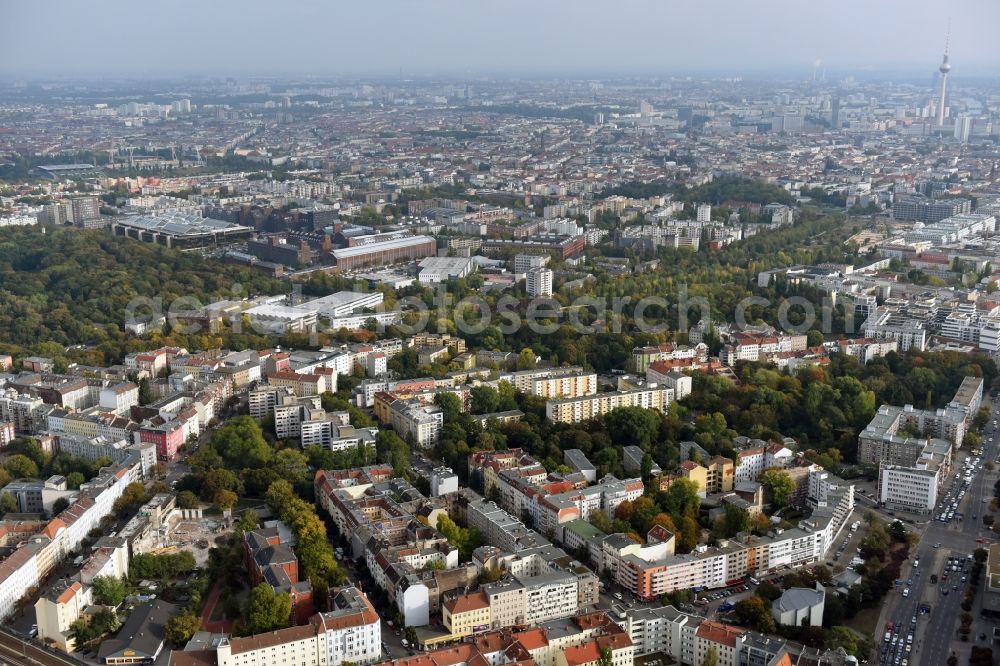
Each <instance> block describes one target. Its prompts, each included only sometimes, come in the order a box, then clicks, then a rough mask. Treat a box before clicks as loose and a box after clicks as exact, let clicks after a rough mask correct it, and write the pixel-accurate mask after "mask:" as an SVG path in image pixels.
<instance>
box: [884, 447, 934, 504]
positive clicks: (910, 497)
mask: <svg viewBox="0 0 1000 666" xmlns="http://www.w3.org/2000/svg"><path fill="white" fill-rule="evenodd" d="M940 485H941V468H940V465H939V464H938V462H937V461H936V460H934V459H931V460H927V461H917V463H916V464H915V465H914V466H912V467H903V466H899V465H880V466H879V479H878V489H879V502H881V503H882V504H883V505H884V506H885V507H886V508H887V509H890V510H894V511H900V510H902V511H910V512H913V513H930V512H931V511H933V510H934V507H935V506H937V500H938V488H939V487H940Z"/></svg>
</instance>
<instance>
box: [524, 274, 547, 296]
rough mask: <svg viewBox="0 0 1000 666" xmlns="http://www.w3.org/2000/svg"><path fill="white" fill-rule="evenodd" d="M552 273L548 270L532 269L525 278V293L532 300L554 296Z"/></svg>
mask: <svg viewBox="0 0 1000 666" xmlns="http://www.w3.org/2000/svg"><path fill="white" fill-rule="evenodd" d="M552 275H553V274H552V271H550V270H549V269H548V268H532V269H530V270H529V271H528V273H527V276H526V278H525V287H524V289H525V293H527V294H528V296H529V297H531V298H539V297H543V296H551V295H552Z"/></svg>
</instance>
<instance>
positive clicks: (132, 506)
mask: <svg viewBox="0 0 1000 666" xmlns="http://www.w3.org/2000/svg"><path fill="white" fill-rule="evenodd" d="M145 503H146V486H144V485H142V483H140V482H138V481H136V482H134V483H130V484H128V485H127V486H125V490H123V491H122V494H121V495H120V496H119V497H118V499H116V500H115V503H114V510H115V513H116V514H118V515H119V516H124V515H125V514H127V513H129V512H131V511H135V510H136V509H138V508H139V507H140V506H142V505H143V504H145Z"/></svg>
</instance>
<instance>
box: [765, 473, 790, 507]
mask: <svg viewBox="0 0 1000 666" xmlns="http://www.w3.org/2000/svg"><path fill="white" fill-rule="evenodd" d="M760 485H761V486H763V487H764V491H765V493H767V497H768V498H769V501H770V502H771V505H772V506H774V507H775V508H781V507H783V506H786V505H787V504H788V501H789V500H790V499H791V497H792V493H794V492H795V481H794V480H792V477H791V476H789V475H788V472H785V471H784V470H780V469H768V470H764V473H763V474H761V475H760Z"/></svg>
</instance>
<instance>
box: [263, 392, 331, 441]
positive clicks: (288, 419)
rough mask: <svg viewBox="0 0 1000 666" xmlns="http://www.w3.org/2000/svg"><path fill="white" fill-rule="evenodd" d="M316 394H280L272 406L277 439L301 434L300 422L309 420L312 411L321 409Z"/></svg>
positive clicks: (320, 401)
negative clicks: (276, 402) (275, 403)
mask: <svg viewBox="0 0 1000 666" xmlns="http://www.w3.org/2000/svg"><path fill="white" fill-rule="evenodd" d="M322 404H323V403H322V400H321V399H320V397H319V396H318V395H306V396H296V395H294V394H291V395H288V394H285V395H281V396H279V398H278V404H277V405H275V406H274V408H273V412H274V433H275V435H277V436H278V438H279V439H298V438H299V437H300V436H301V434H302V423H303V422H306V421H310V420H312V418H313V413H314V412H317V411H319V412H322V413H323V414H324V415H325V414H326V412H324V411H323V407H322Z"/></svg>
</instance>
